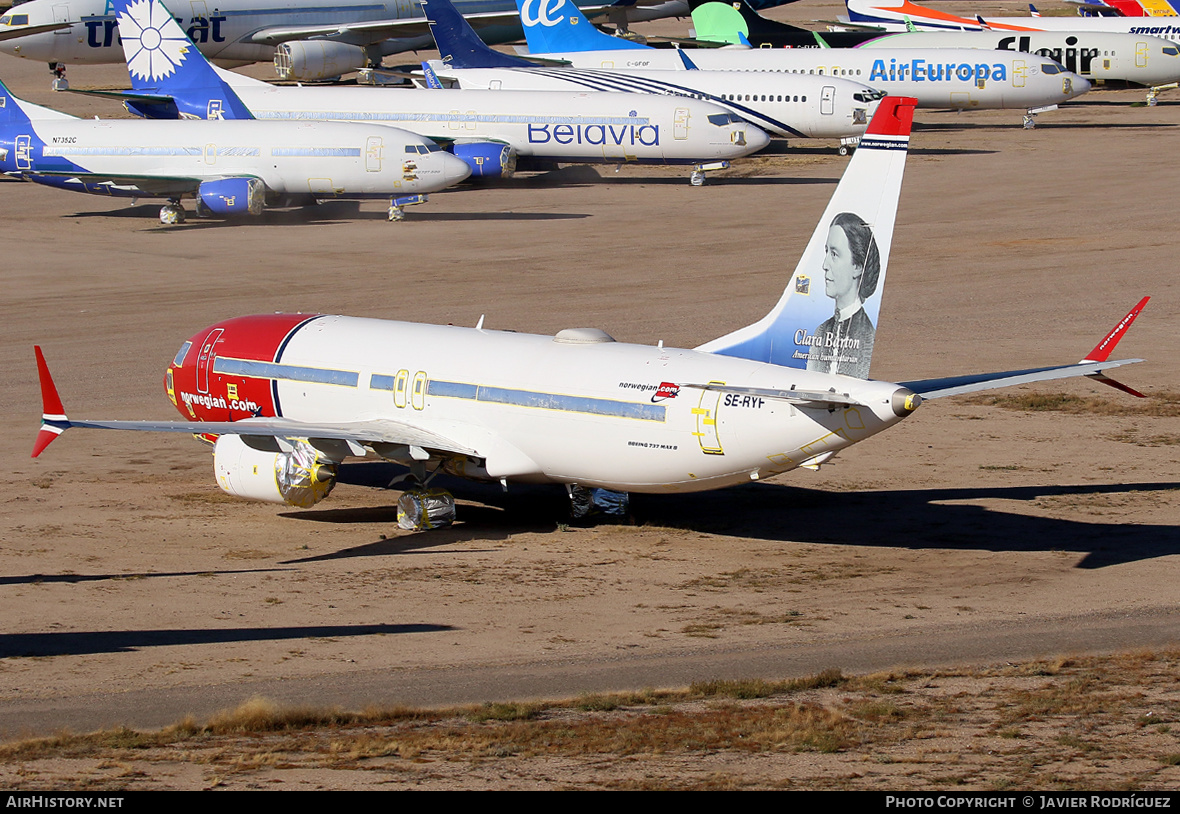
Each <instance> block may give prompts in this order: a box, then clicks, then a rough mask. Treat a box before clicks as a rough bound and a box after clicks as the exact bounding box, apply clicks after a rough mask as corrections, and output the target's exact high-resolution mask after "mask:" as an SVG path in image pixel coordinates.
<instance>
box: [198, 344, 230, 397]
mask: <svg viewBox="0 0 1180 814" xmlns="http://www.w3.org/2000/svg"><path fill="white" fill-rule="evenodd" d="M223 333H225V328H216V329H214V330H212V331H210V332H209V335H208V336H206V337H205V341H204V342H202V343H201V353H200V355H199V356H197V392H198V393H208V392H209V374H210V373H211V372H212V371H213V360H214V359H216V358H217V354H216V353H214V352H213V348H214V347H215V346H216V345H217V342H218V341H219V340H220V339H221V335H222V334H223Z"/></svg>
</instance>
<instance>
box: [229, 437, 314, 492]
mask: <svg viewBox="0 0 1180 814" xmlns="http://www.w3.org/2000/svg"><path fill="white" fill-rule="evenodd" d="M276 449H277V450H278V451H267V450H261V449H255V448H254V447H251V446H248V445H247V444H246V442H245V441H243V440H242V436H240V435H222V436H219V437H218V439H217V442H216V443H215V444H214V445H213V473H214V475H216V476H217V485H218V486H220V487H221V490H222V491H223V492H225V493H226V494H230V495H234V496H235V497H244V498H249V499H250V500H265V501H266V502H267V503H285V504H287V505H288V506H298V507H299V508H301V509H307V508H310V507H311V506H314V505H315V504H317V503H319V502H320V501H321V500H323V499H324V498H326V497H327V496H328V493H329V492H331V491H332V487H333V486H335V485H336V465H335V464H334V463H333V462H331V461H326V460H323V459H322V458H321V457H320V453H319V451H318V450H316V449H315V447H313V446H312V445H311V444H309V443H307V442H306V441H294V442H292V443H291V449H290V451H289V452H288V451H283V450H281V449H278V447H277V444H276Z"/></svg>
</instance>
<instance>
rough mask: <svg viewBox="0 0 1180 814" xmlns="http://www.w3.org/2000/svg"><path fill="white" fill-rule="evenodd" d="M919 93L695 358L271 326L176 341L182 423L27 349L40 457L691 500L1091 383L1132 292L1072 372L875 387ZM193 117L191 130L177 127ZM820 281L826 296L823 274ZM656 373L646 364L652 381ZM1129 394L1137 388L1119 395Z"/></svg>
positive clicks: (331, 319)
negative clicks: (921, 413) (99, 432)
mask: <svg viewBox="0 0 1180 814" xmlns="http://www.w3.org/2000/svg"><path fill="white" fill-rule="evenodd" d="M915 104H916V100H913V99H905V98H897V97H887V98H886V99H885V100H884V101H883V102H882V103H881V105H880V107H879V108H878V110H877V113H876V115H875V116H874V118H873V120H872V122H871V124H870V126H869V128H868V131H867V133H866V136H865V138H864V139H863V141H862V143H861V146H860V148H859V149H858V150H857V152H856V154H855V155H854V156H853V158H852V161H851V163H850V164H849V166H848V169H847V171H846V172H845V175H844V178H843V179H842V180H841V182H840V183H839V185H838V186H837V188H836V190H835V193H834V194H833V196H832V199H831V201H830V203H829V204H828V207H827V210H826V211H825V212H824V214H823V216H822V218H821V219H820V222H819V224H818V226H817V227H816V229H815V231H814V233H813V234H812V236H811V239H810V241H809V242H808V244H807V247H806V248H805V250H804V252H803V256H802V258H801V259H800V261H799V264H798V266H797V268H796V269H795V271H794V273H793V274H792V275H791V277H790V278H789V280H788V281H787V285H786V288H785V290H784V292H783V295H782V297H781V298H780V300H779V302H778V303H777V304H776V305H775V307H774V308H773V309H772V310H771V311H770V313H768V314H767V316H766V317H764V318H763V319H761V320H759V321H757V322H755V323H753V324H751V325H750V326H748V327H746V328H743V329H740V330H738V331H735V332H733V333H731V334H729V335H726V336H724V337H721V338H719V339H715V340H713V341H711V342H707V343H706V344H704V345H701V346H699V347H697V348H695V349H687V348H686V349H676V348H668V347H664V346H663V344H662V343H659V344H656V345H632V344H624V343H620V342H616V341H614V340H613V339H612V338H611V337H610V336H609V335H607V334H606V333H605V332H603V331H599V330H594V329H584V328H583V329H572V330H566V331H562V332H560V333H558V334H557V335H556V336H538V335H528V334H520V333H516V332H511V331H508V332H505V331H496V330H492V329H489V328H485V327H484V326H483V324H482V322H483V321H482V319H481V320H480V324H478V325H476V326H475V327H474V328H462V327H457V326H453V325H447V326H442V325H419V324H412V323H405V322H390V321H384V320H375V319H356V318H350V317H343V316H326V315H307V314H270V315H264V316H249V317H241V318H236V319H230V320H226V321H224V322H220V323H218V324H216V325H213V326H210V327H209V328H206V329H203V330H201V331H199V332H197V333H196V334H194V335H193V336H192V338H191V339H189V340H188V341H186V342H185V343H184V344H183V345H182V346H181V348H180V350H179V352H178V353H177V354H176V357H175V359H174V360H173V361H172V363H171V364H170V365H169V366H168V369H167V372H166V377H165V389H166V392H167V396H168V398H169V399H170V400H171V401H172V403H173V404H174V405H175V406H176V409H177V410H178V411H179V413H180V415H181V418H182V420H180V421H171V422H169V421H122V420H115V421H112V420H75V419H70V418H68V417H67V414H66V411H65V409H64V407H63V405H62V401H61V398H60V397H59V395H58V391H57V389H56V387H55V385H54V383H53V380H52V378H51V376H50V373H49V368H48V365H47V364H46V361H45V357H44V355H43V354H42V352H41V350H40V348H38V349H37V351H36V357H37V365H38V371H39V375H40V379H41V389H42V394H43V417H42V426H41V430H40V432H39V433H38V436H37V440H36V443H35V446H34V449H33V455H34V457H35V456H37V455H40V454H41V453H42V452H43V451H44V450H45V448H46V446H47V445H48V444H49V443H50V442H52V441H53V440H54V439H55V438H56V437H57V436H58V435H60V434H61V433H62V432H64V431H65V430H67V429H69V428H71V427H85V428H96V429H115V430H125V431H155V432H181V433H197V434H200V435H201V436H203V437H206V438H212V439H215V440H214V447H213V457H214V471H215V474H216V478H217V482H218V485H219V486H220V487H221V488H222V489H223V490H224V491H226V492H227V493H229V494H233V495H238V496H242V497H248V498H255V499H261V500H268V501H271V502H275V503H281V504H289V505H296V506H310V505H313V504H315V503H317V502H318V501H319V500H321V499H323V498H324V497H326V496H327V494H328V493H329V492H330V491H331V489H332V486H333V483H334V481H335V478H336V476H337V474H338V467H339V466H340V464H341V463H343V462H344V461H345V460H346V459H348V458H350V457H358V456H376V457H377V458H379V459H383V460H387V461H392V462H396V463H399V464H403V465H404V466H405V467H407V468H408V470H409V473H410V475H409V477H410V480H409V483H408V485H410V486H411V488H409V489H407V490H406V491H405V492H404V493H403V496H402V499H401V501H399V509H404V513H403V511H401V510H399V516H401V520H402V522H403V525H405V526H406V527H409V528H418V529H424V528H432V527H436V526H438V525H442V524H445V523H447V522H449V521H450V520H451V518H453V516H454V503H453V499H451V498H450V496H449V495H448V494H446V493H445V492H444V491H442V490H439V489H432V488H430V487H431V481H432V479H433V478H434V477H435V476H436V475H438V474H439V473H440V472H444V471H445V472H451V473H454V474H457V475H461V476H464V477H469V478H476V479H482V480H490V481H499V482H500V483H501V484H502V485H503V486H504V488H508V487H509V485H510V484H511V483H520V482H523V483H554V484H564V485H565V486H566V487H567V488H568V489H569V490H570V494H571V497H572V498H574V499H575V504H579V503H581V502H582V500H583V498H584V497H585V495H586V493H587V490H591V489H601V490H608V493H609V494H608V495H607V498H606V499H607V500H608V501H609V502H611V503H612V504H613V505H620V504H621V503H623V502H624V500H625V499H624V496H623V495H621V494H620V493H626V492H657V493H660V492H694V491H701V490H706V489H714V488H719V487H724V486H729V485H733V484H738V483H747V482H749V481H751V480H759V479H762V478H765V477H768V476H771V475H775V474H778V473H781V472H787V471H790V470H792V469H795V468H796V467H800V466H818V465H819V464H822V463H823V462H825V461H827V460H829V459H830V458H831V457H832V456H833V455H835V454H837V453H838V452H839V451H840V450H842V449H844V448H846V447H848V446H850V445H852V444H854V443H857V442H858V441H861V440H864V439H865V438H868V437H871V436H872V435H875V434H877V433H878V432H881V431H882V430H885V429H887V428H888V427H891V426H893V425H895V424H897V423H899V422H900V421H902V420H903V419H905V418H907V417H908V416H910V415H911V414H912V413H913V412H914V411H915V410H916V409H917V408H918V406H919V405H921V404H922V403H923V401H924V400H927V399H935V398H939V397H941V396H948V395H953V394H957V393H963V392H972V391H977V390H986V389H991V388H996V387H1004V386H1007V385H1012V384H1018V383H1027V382H1035V381H1044V380H1049V379H1055V378H1064V377H1072V376H1088V377H1091V378H1093V379H1096V380H1098V381H1103V382H1106V383H1109V384H1112V385H1113V386H1118V387H1120V388H1124V389H1129V388H1125V387H1124V386H1123V385H1120V384H1119V383H1117V382H1113V381H1111V380H1110V379H1108V378H1107V377H1106V374H1105V372H1104V371H1106V370H1109V369H1111V368H1114V367H1117V366H1120V365H1124V364H1128V363H1130V362H1133V361H1137V360H1132V359H1125V360H1117V361H1112V360H1111V359H1110V354H1111V352H1112V351H1113V349H1114V347H1115V345H1116V344H1117V343H1118V341H1119V339H1120V338H1121V337H1122V336H1123V334H1124V333H1125V331H1126V330H1127V328H1128V326H1129V325H1130V324H1131V322H1132V321H1133V320H1134V319H1135V317H1136V316H1137V315H1138V314H1139V312H1140V310H1142V308H1143V307H1144V305H1145V304H1146V299H1144V300H1143V301H1142V302H1140V303H1139V304H1138V305H1137V306H1136V307H1135V309H1133V310H1132V311H1131V312H1130V313H1129V314H1127V316H1126V317H1124V319H1123V320H1122V321H1121V322H1120V323H1119V324H1118V326H1117V327H1116V328H1115V329H1114V330H1113V331H1111V332H1110V333H1109V334H1108V335H1107V336H1106V337H1105V338H1104V339H1103V340H1102V341H1101V342H1100V343H1099V344H1098V345H1097V346H1096V347H1095V348H1094V350H1093V351H1091V352H1090V353H1089V354H1087V355H1086V356H1085V358H1084V359H1083V360H1082V361H1081V362H1079V363H1077V364H1069V365H1062V366H1056V367H1047V368H1039V369H1035V370H1020V371H1005V372H1000V373H993V374H973V375H969V376H965V377H957V378H953V379H935V380H922V381H910V382H899V383H892V382H884V381H873V380H870V379H869V378H868V375H869V370H870V365H871V361H872V351H873V344H874V336H875V332H876V327H877V325H878V324H879V309H880V303H881V295H882V290H883V288H884V285H885V282H886V275H887V271H888V265H889V258H890V249H891V245H892V237H893V225H894V219H895V216H896V212H897V202H898V197H899V193H900V187H901V179H902V173H903V169H904V163H905V157H906V151H907V144H908V141H909V132H910V125H911V121H912V115H913V109H914V105H915ZM185 124H187V125H188V126H196V125H197V124H198V123H193V122H189V123H185ZM821 279H822V280H823V283H822V285H821V284H820V283H819V281H820V280H821ZM653 371H654V372H653ZM1131 392H1133V391H1131Z"/></svg>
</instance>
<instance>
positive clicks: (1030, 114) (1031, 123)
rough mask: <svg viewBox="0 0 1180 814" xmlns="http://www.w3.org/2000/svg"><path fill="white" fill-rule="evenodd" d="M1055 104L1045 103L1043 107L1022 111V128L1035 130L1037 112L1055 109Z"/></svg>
mask: <svg viewBox="0 0 1180 814" xmlns="http://www.w3.org/2000/svg"><path fill="white" fill-rule="evenodd" d="M1056 109H1057V105H1045V106H1044V107H1034V108H1030V109H1028V110H1027V111H1025V113H1024V129H1025V130H1035V129H1036V127H1037V114H1038V113H1047V112H1048V111H1050V110H1056Z"/></svg>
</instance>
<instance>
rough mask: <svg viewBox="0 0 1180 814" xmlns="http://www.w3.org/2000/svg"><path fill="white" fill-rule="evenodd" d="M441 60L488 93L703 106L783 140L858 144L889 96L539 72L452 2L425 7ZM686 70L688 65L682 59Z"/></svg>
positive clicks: (466, 85) (780, 84) (739, 76)
mask: <svg viewBox="0 0 1180 814" xmlns="http://www.w3.org/2000/svg"><path fill="white" fill-rule="evenodd" d="M422 5H423V7H424V8H425V9H426V15H427V18H428V19H429V21H430V30H431V32H432V33H433V34H434V39H435V42H436V43H437V45H438V51H439V54H440V55H441V57H442V59H441V60H435V61H432V62H431V63H430V66H429V71H432V72H433V73H434V75H435V76H437V77H441V78H444V79H447V80H448V81H452V82H455V83H457V84H458V86H459V87H461V88H463V89H465V90H468V89H484V90H492V89H495V90H500V89H503V90H532V91H568V90H572V89H580V90H598V91H604V90H605V91H623V92H627V93H641V94H663V95H669V96H678V97H688V98H696V99H706V100H708V101H710V102H715V103H717V104H719V105H722V106H723V107H725V108H727V109H729V110H730V111H732V112H733V113H734V114H736V115H737V116H740V117H741V118H742V119H745V120H746V121H749V122H753V123H754V124H756V125H758V126H759V127H761V128H762V129H763V130H766V131H767V132H769V133H773V134H775V135H778V136H784V137H792V136H793V137H796V138H833V139H840V140H841V141H842V146H841V151H842V152H845V153H846V152H847V147H846V145H848V144H854V143H855V142H856V141H857V140H858V139H859V138H860V135H861V134H862V133H864V130H865V127H867V126H868V123H869V118H870V116H871V115H872V112H873V110H874V109H875V108H876V104H877V102H878V101H879V100H880V99H881V97H882V96H884V95H885V94H884V93H882V92H881V91H877V90H873V89H872V88H870V87H868V86H867V85H862V84H860V83H859V82H852V81H850V80H845V79H839V78H837V77H831V76H810V75H804V74H790V75H787V76H784V75H782V74H766V73H752V72H745V71H699V70H683V69H682V70H679V71H627V70H621V71H611V70H581V69H576V68H564V67H539V66H537V65H534V64H533V63H531V62H528V61H526V60H523V59H520V58H518V57H513V56H509V55H507V54H501V53H499V52H498V51H493V50H492V49H491V48H489V47H488V46H487V45H485V44H484V43H483V42H482V41H481V40H480V39H479V37H478V36H477V35H476V33H475V31H474V30H472V28H471V26H469V25H468V24H467V22H466V21H465V20H464V19H463V16H462V15H461V14H459V12H458V11H457V10H456V9H455V7H454V5H453V4H452V3H451V2H450V0H423V3H422ZM680 53H681V56H682V57H683V59H684V61H685V67H689V68H691V67H692V62H691V60H690V59H689V58H688V57H687V55H686V54H685V53H684V52H680Z"/></svg>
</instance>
